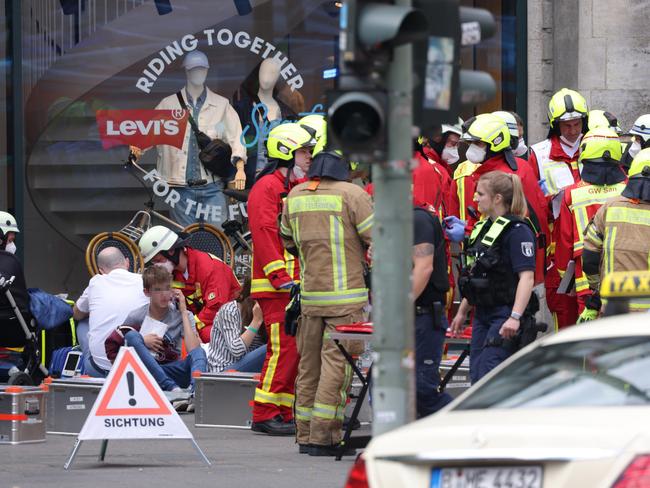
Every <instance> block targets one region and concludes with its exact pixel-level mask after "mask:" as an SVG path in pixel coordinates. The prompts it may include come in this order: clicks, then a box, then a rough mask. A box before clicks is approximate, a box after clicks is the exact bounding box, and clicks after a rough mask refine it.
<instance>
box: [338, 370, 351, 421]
mask: <svg viewBox="0 0 650 488" xmlns="http://www.w3.org/2000/svg"><path fill="white" fill-rule="evenodd" d="M350 383H352V367H351V366H350V365H349V364H348V363H347V362H346V363H345V373H344V376H343V384H342V385H341V389H340V391H339V396H340V397H341V403H339V407H338V410H337V412H336V414H337V415H336V418H340V419H343V415H344V412H345V405H346V404H347V401H348V389H349V388H350Z"/></svg>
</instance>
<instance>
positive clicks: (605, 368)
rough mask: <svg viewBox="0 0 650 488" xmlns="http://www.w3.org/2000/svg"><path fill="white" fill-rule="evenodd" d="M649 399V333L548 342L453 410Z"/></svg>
mask: <svg viewBox="0 0 650 488" xmlns="http://www.w3.org/2000/svg"><path fill="white" fill-rule="evenodd" d="M649 403H650V337H645V336H641V337H639V336H636V337H615V338H603V339H591V340H585V341H577V342H569V343H562V344H552V345H548V346H543V347H539V348H537V349H535V350H533V351H531V352H530V353H529V354H526V355H524V356H522V357H520V358H519V359H517V360H516V361H514V362H513V363H511V364H510V365H508V366H507V367H506V368H504V369H503V370H502V371H500V372H499V373H498V374H497V375H496V376H494V377H493V378H492V379H491V380H489V381H488V382H487V383H486V384H484V385H483V386H481V387H479V388H477V389H476V390H475V391H474V392H473V393H472V394H470V395H469V396H468V397H467V398H466V399H465V400H464V401H462V402H461V403H460V404H459V405H457V406H456V407H455V409H454V410H475V409H485V408H545V407H546V408H548V407H584V406H593V407H610V406H624V405H647V404H649Z"/></svg>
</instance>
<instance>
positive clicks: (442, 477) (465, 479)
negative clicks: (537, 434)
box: [431, 466, 542, 488]
mask: <svg viewBox="0 0 650 488" xmlns="http://www.w3.org/2000/svg"><path fill="white" fill-rule="evenodd" d="M431 488H542V467H541V466H502V467H485V468H434V469H433V472H432V475H431Z"/></svg>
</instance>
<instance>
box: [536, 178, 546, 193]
mask: <svg viewBox="0 0 650 488" xmlns="http://www.w3.org/2000/svg"><path fill="white" fill-rule="evenodd" d="M537 184H538V185H539V187H540V188H541V190H542V193H543V194H544V195H548V186H547V185H546V180H545V179H544V180H539V181H538V182H537Z"/></svg>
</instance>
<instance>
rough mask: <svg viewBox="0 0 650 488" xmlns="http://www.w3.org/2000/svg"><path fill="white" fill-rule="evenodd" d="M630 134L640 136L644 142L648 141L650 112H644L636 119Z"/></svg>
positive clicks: (649, 135)
mask: <svg viewBox="0 0 650 488" xmlns="http://www.w3.org/2000/svg"><path fill="white" fill-rule="evenodd" d="M630 134H634V135H635V136H640V137H641V138H642V139H643V142H648V139H650V114H644V115H642V116H641V117H639V118H638V119H636V120H635V121H634V125H633V126H632V129H630Z"/></svg>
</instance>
